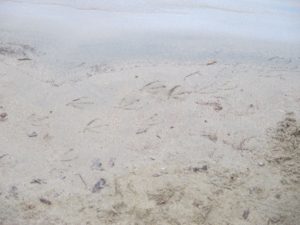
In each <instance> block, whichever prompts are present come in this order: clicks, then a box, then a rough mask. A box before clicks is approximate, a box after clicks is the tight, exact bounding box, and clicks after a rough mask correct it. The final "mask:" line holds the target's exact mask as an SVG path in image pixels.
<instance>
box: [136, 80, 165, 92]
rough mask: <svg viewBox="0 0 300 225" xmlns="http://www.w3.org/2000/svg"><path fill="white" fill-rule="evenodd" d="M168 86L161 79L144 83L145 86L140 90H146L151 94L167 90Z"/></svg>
mask: <svg viewBox="0 0 300 225" xmlns="http://www.w3.org/2000/svg"><path fill="white" fill-rule="evenodd" d="M166 88H167V87H166V85H164V84H163V83H162V82H161V81H159V80H157V81H152V82H150V83H148V84H146V85H144V87H142V88H141V89H140V90H141V91H146V92H148V93H151V94H157V93H158V92H160V91H162V90H165V89H166Z"/></svg>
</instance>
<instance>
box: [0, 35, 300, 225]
mask: <svg viewBox="0 0 300 225" xmlns="http://www.w3.org/2000/svg"><path fill="white" fill-rule="evenodd" d="M3 36H4V35H3ZM3 36H1V37H2V40H1V43H0V224H1V225H21V224H22V225H23V224H24V225H25V224H26V225H27V224H28V225H50V224H53V225H54V224H55V225H99V224H101V225H102V224H103V225H105V224H119V225H165V224H166V225H168V224H170V225H173V224H174V225H179V224H180V225H196V224H199V225H242V224H245V225H247V224H249V225H250V224H251V225H257V224H261V225H272V224H275V225H297V224H299V221H300V76H299V75H300V67H299V65H300V57H299V55H298V56H294V55H293V56H291V57H288V56H287V55H288V53H285V54H283V55H270V56H268V57H261V58H260V57H259V55H260V54H257V55H254V60H237V59H236V58H235V59H233V60H232V61H231V62H230V61H229V62H226V60H225V59H224V60H222V58H220V57H219V58H218V57H217V56H216V57H211V58H210V59H209V58H207V59H202V60H193V61H188V60H186V61H183V60H181V61H178V60H164V61H162V60H155V59H153V60H148V59H147V60H139V61H137V60H126V59H124V60H122V61H118V62H111V63H102V62H99V63H94V62H90V61H86V62H84V61H83V62H81V63H78V64H76V65H73V66H70V68H68V69H65V68H64V69H63V70H60V69H57V68H56V67H51V66H49V65H50V63H48V64H47V63H45V62H44V61H42V60H41V59H43V57H44V56H45V54H47V52H43V51H41V50H40V49H36V47H35V46H31V45H28V44H27V43H20V42H9V41H7V40H4V38H3ZM274 46H276V45H274ZM226 48H227V49H230V46H226ZM241 51H245V50H243V49H242V50H241ZM263 51H264V50H263V49H261V50H260V51H259V53H261V54H262V52H263ZM296 53H299V52H297V51H296Z"/></svg>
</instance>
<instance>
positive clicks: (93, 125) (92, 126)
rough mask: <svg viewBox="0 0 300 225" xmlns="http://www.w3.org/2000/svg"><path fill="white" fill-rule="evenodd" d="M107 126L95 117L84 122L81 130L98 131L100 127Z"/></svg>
mask: <svg viewBox="0 0 300 225" xmlns="http://www.w3.org/2000/svg"><path fill="white" fill-rule="evenodd" d="M107 126H108V124H103V123H101V121H100V119H98V118H96V119H93V120H91V121H90V122H88V123H87V124H86V126H85V128H84V130H83V132H91V133H100V132H101V130H102V128H103V127H107Z"/></svg>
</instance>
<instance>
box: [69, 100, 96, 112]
mask: <svg viewBox="0 0 300 225" xmlns="http://www.w3.org/2000/svg"><path fill="white" fill-rule="evenodd" d="M92 104H94V102H92V101H89V98H88V97H80V98H75V99H73V100H72V101H71V102H69V103H67V104H66V106H71V107H73V108H76V109H84V108H85V107H86V106H87V105H92Z"/></svg>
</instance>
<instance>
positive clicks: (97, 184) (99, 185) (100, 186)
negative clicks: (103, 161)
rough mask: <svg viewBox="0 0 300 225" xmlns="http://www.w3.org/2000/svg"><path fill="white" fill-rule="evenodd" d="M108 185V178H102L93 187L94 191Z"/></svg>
mask: <svg viewBox="0 0 300 225" xmlns="http://www.w3.org/2000/svg"><path fill="white" fill-rule="evenodd" d="M105 185H106V180H105V179H104V178H101V179H100V180H99V181H98V182H97V183H96V184H95V185H94V187H93V190H92V192H93V193H96V192H99V191H100V190H101V189H103V188H104V187H105Z"/></svg>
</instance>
